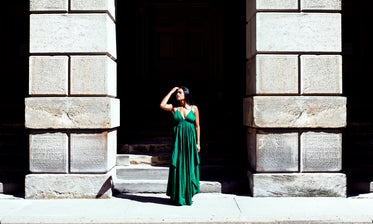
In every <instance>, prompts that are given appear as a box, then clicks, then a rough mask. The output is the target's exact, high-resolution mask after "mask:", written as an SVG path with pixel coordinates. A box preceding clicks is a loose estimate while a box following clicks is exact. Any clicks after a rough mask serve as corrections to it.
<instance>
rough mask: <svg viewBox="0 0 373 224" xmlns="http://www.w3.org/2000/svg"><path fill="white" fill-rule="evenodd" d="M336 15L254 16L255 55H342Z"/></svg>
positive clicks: (339, 23) (267, 14)
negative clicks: (320, 53)
mask: <svg viewBox="0 0 373 224" xmlns="http://www.w3.org/2000/svg"><path fill="white" fill-rule="evenodd" d="M341 36H342V35H341V14H339V13H257V14H256V40H257V41H256V51H257V52H259V53H260V52H341V50H342V48H341V46H342V44H341V43H342V41H341V38H342V37H341Z"/></svg>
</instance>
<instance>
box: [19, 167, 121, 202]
mask: <svg viewBox="0 0 373 224" xmlns="http://www.w3.org/2000/svg"><path fill="white" fill-rule="evenodd" d="M114 178H115V173H114V172H113V171H110V172H109V173H106V174H30V175H27V176H26V180H25V198H26V199H59V198H61V199H64V198H74V199H76V198H111V196H112V188H113V179H114Z"/></svg>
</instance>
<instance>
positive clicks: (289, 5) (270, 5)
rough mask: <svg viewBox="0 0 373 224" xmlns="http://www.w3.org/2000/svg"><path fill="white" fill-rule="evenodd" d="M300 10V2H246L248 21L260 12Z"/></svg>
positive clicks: (282, 0) (249, 0)
mask: <svg viewBox="0 0 373 224" xmlns="http://www.w3.org/2000/svg"><path fill="white" fill-rule="evenodd" d="M298 9H299V5H298V0H246V16H247V20H249V19H250V18H251V17H252V16H253V15H254V14H255V12H258V11H259V12H260V11H274V10H276V11H296V10H298Z"/></svg>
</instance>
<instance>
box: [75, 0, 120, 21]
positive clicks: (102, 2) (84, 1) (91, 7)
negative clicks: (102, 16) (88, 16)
mask: <svg viewBox="0 0 373 224" xmlns="http://www.w3.org/2000/svg"><path fill="white" fill-rule="evenodd" d="M70 2H71V3H70V4H71V5H70V8H71V11H73V12H74V11H79V12H85V11H87V12H89V11H96V12H99V11H104V12H107V13H108V14H109V15H110V16H111V17H113V18H115V0H95V1H92V0H70Z"/></svg>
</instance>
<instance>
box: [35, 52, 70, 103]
mask: <svg viewBox="0 0 373 224" xmlns="http://www.w3.org/2000/svg"><path fill="white" fill-rule="evenodd" d="M68 62H69V58H68V57H67V56H31V57H30V58H29V94H30V95H65V96H66V95H67V94H68V81H67V80H68Z"/></svg>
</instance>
